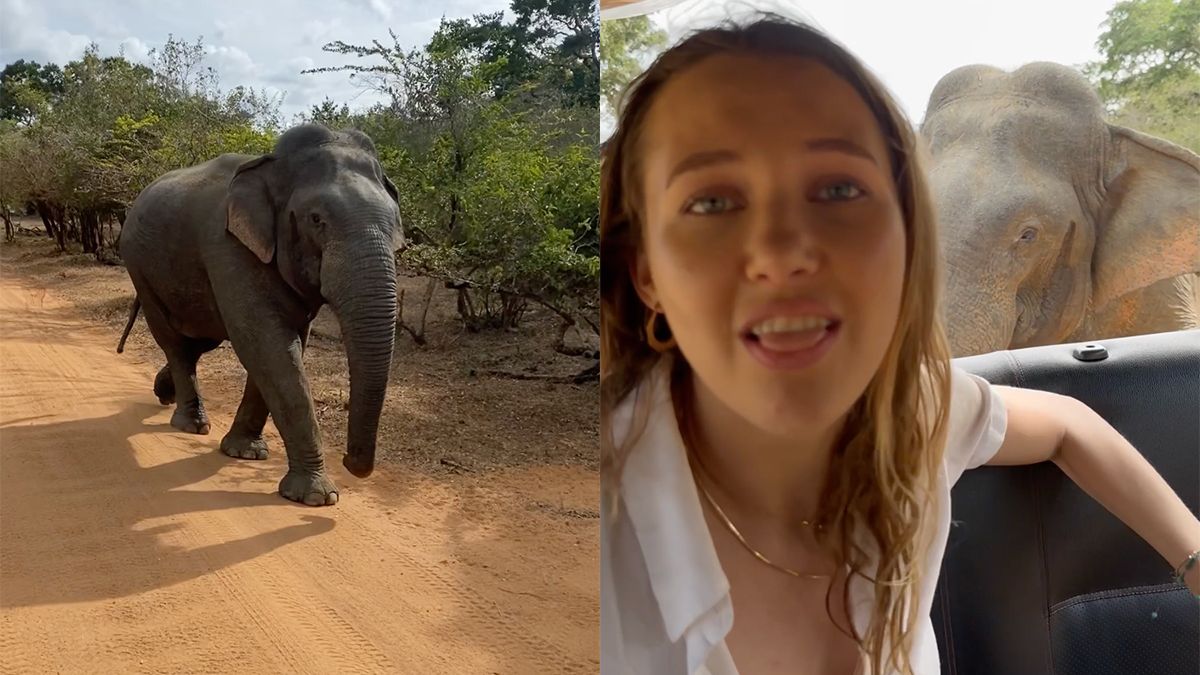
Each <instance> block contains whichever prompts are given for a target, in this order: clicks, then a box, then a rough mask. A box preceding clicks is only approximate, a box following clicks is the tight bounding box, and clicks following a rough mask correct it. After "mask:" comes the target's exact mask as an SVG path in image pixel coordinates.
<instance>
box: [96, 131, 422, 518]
mask: <svg viewBox="0 0 1200 675" xmlns="http://www.w3.org/2000/svg"><path fill="white" fill-rule="evenodd" d="M403 243H404V234H403V230H402V228H401V224H400V214H399V207H398V203H397V193H396V187H395V185H393V184H392V182H391V181H390V180H389V179H388V178H387V176H385V175H384V172H383V168H382V167H381V166H380V164H379V161H378V159H377V156H376V152H375V146H374V144H373V143H372V142H371V139H370V138H368V137H367V136H366V135H365V134H362V133H360V132H358V131H353V130H352V131H340V132H335V131H332V130H330V129H327V128H325V127H323V126H320V125H317V124H305V125H302V126H298V127H295V128H293V129H290V130H288V131H287V132H285V133H284V134H283V135H282V136H280V137H279V139H278V141H277V143H276V144H275V148H274V150H273V151H272V152H271V153H270V154H266V155H261V156H250V155H232V154H227V155H221V156H220V157H217V158H216V159H213V160H211V161H208V162H205V163H203V164H199V165H197V166H193V167H189V168H185V169H179V170H176V171H172V172H170V173H168V174H165V175H164V176H162V177H161V178H159V179H158V180H156V181H154V182H153V183H151V184H150V185H149V186H148V187H147V188H146V189H145V190H143V191H142V193H141V194H140V195H138V197H137V199H136V200H135V201H134V203H133V206H132V207H131V208H130V209H129V213H128V215H127V218H126V220H125V225H124V228H123V229H122V231H121V236H120V241H119V246H120V252H121V257H122V258H123V259H124V261H125V266H126V268H127V269H128V271H129V276H130V278H131V279H132V280H133V286H134V289H135V290H136V292H137V296H136V297H137V299H136V300H135V301H134V302H135V304H134V306H133V308H132V309H131V312H130V322H129V326H127V327H126V329H125V335H126V336H127V335H128V333H129V327H130V326H132V325H133V321H134V319H136V316H137V311H138V305H139V304H140V306H141V310H142V311H143V312H144V313H145V316H146V323H147V324H148V325H149V327H150V332H151V333H152V334H153V336H154V340H155V342H157V343H158V345H159V347H161V348H162V350H163V353H164V354H165V355H166V358H167V365H166V366H165V367H164V368H163V370H162V371H160V372H159V374H158V377H157V378H155V384H154V391H155V393H156V394H157V395H158V397H159V399H160V401H162V402H163V403H172V402H173V403H174V404H175V412H174V414H173V415H172V417H171V425H172V426H174V427H175V428H177V429H180V430H182V431H186V432H191V433H198V434H207V433H208V431H209V421H208V417H207V414H206V413H205V410H204V402H203V399H202V398H201V396H200V390H199V387H198V384H197V381H196V363H197V361H198V360H199V358H200V356H201V355H202V354H204V353H205V352H208V351H210V350H212V349H215V348H216V347H217V346H218V345H220V344H221V343H222V342H223V341H225V340H229V342H230V343H231V344H232V346H233V349H234V351H235V352H236V354H237V357H238V359H239V360H240V361H241V362H242V365H243V366H244V367H245V368H246V374H247V378H246V388H245V392H244V393H243V394H242V401H241V404H240V405H239V406H238V410H237V414H236V416H235V417H234V420H233V424H232V426H231V427H230V429H229V433H227V434H226V435H225V437H224V438H223V439H222V440H221V450H222V451H223V452H224V453H225V454H227V455H229V456H231V457H237V458H242V459H265V458H266V456H267V446H266V443H265V442H264V440H263V437H262V430H263V426H264V425H265V424H266V421H267V416H268V414H269V415H270V416H271V417H272V418H273V419H274V420H275V426H276V427H277V428H278V430H279V433H280V435H281V436H282V438H283V443H284V447H285V450H286V452H287V457H288V471H287V475H286V476H284V478H283V480H282V481H281V482H280V484H279V492H280V494H282V495H283V496H284V497H286V498H287V499H290V500H293V501H298V502H304V503H305V504H309V505H312V506H320V505H329V504H335V503H337V496H338V493H337V488H336V487H335V486H334V484H333V482H332V481H331V480H330V479H329V477H328V475H327V474H326V471H325V465H324V461H323V459H322V454H321V436H320V433H319V431H318V428H317V418H316V414H315V413H314V410H313V402H312V398H311V396H310V394H309V385H308V380H307V378H306V376H305V373H304V367H303V364H302V362H301V356H302V352H303V350H304V345H305V343H306V341H307V337H308V329H309V324H310V323H311V321H312V320H313V318H314V317H315V316H316V314H317V310H318V309H320V307H321V306H322V305H324V304H325V303H328V304H329V305H330V306H331V308H332V309H333V311H334V313H335V314H336V315H337V317H338V320H339V322H340V324H341V328H342V336H343V341H344V343H345V347H346V359H347V361H348V364H349V369H350V417H349V428H348V430H347V448H346V455H345V457H344V458H343V464H344V465H345V466H346V468H347V469H348V470H349V471H350V473H352V474H353V475H355V476H358V477H366V476H368V475H370V473H371V471H372V470H373V468H374V462H375V442H376V430H377V428H378V423H379V415H380V411H381V410H382V408H383V398H384V395H385V393H386V391H387V383H388V373H389V370H390V366H391V359H392V346H393V341H394V338H395V330H396V268H395V252H396V251H397V250H399V249H400V248H401V247H402V246H403ZM124 339H125V337H124V336H123V337H122V340H121V341H122V344H123V343H124Z"/></svg>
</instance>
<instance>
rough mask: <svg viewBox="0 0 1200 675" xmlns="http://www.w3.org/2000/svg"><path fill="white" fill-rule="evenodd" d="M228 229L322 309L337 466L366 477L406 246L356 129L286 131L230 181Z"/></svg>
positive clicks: (390, 197)
mask: <svg viewBox="0 0 1200 675" xmlns="http://www.w3.org/2000/svg"><path fill="white" fill-rule="evenodd" d="M226 205H227V211H226V228H227V230H228V232H229V234H230V235H232V236H234V237H236V238H237V239H238V240H239V241H240V242H241V243H242V244H244V245H245V246H246V248H248V249H250V250H251V251H252V252H254V254H255V255H256V256H258V259H259V260H260V261H262V262H263V263H264V264H267V265H274V266H275V267H276V269H277V270H278V273H279V275H280V276H281V277H282V278H283V279H284V281H286V282H287V284H288V286H290V287H291V289H292V290H293V291H295V293H296V294H297V295H298V296H299V297H300V298H301V299H303V300H304V301H305V302H306V303H307V304H308V305H309V307H311V308H312V311H313V312H314V314H315V311H316V309H317V308H319V307H320V306H321V305H322V304H325V303H328V304H329V305H330V306H331V307H332V309H333V310H334V313H335V314H336V315H337V317H338V322H339V323H340V324H341V328H342V336H343V341H344V343H345V347H346V360H347V361H348V363H349V369H350V417H349V428H348V430H347V448H346V456H345V458H344V459H343V464H345V466H346V468H347V469H349V471H350V472H351V473H353V474H354V475H356V476H359V477H365V476H367V475H369V474H370V473H371V471H372V470H373V468H374V463H375V440H376V432H377V430H378V424H379V415H380V412H381V410H382V409H383V399H384V395H385V394H386V393H387V381H388V373H389V370H390V368H391V359H392V346H393V341H394V339H395V332H396V257H395V256H396V251H397V250H399V249H401V248H402V247H403V245H404V233H403V229H402V227H401V223H400V214H399V207H398V202H397V193H396V186H395V185H393V184H392V182H391V180H389V179H388V178H387V176H386V175H384V172H383V168H382V166H380V164H379V160H378V158H377V156H376V152H375V146H374V144H373V143H372V142H371V139H370V138H368V137H367V136H366V135H365V134H362V133H361V132H358V131H341V132H334V131H331V130H329V129H327V128H325V127H323V126H320V125H317V124H305V125H302V126H299V127H295V128H293V129H290V130H288V131H287V132H286V133H284V134H283V135H282V136H280V137H279V140H278V141H277V143H276V144H275V148H274V150H273V151H272V152H271V153H270V154H267V155H263V156H260V157H257V158H255V159H251V160H249V161H246V162H244V163H242V164H241V165H240V166H239V167H238V169H237V172H236V173H235V175H234V177H233V179H232V180H231V181H230V183H229V189H228V198H227V201H226Z"/></svg>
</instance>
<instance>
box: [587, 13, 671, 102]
mask: <svg viewBox="0 0 1200 675" xmlns="http://www.w3.org/2000/svg"><path fill="white" fill-rule="evenodd" d="M666 44H667V33H666V31H664V30H662V29H660V28H656V27H655V26H654V24H652V23H650V18H649V17H647V16H644V15H643V16H635V17H630V18H628V19H614V20H612V21H605V22H604V23H602V24H601V25H600V60H601V62H602V63H603V65H604V67H603V69H602V70H601V71H600V95H601V96H603V97H604V102H605V103H606V104H607V105H608V109H609V110H611V111H613V112H614V113H615V112H616V111H617V110H618V107H619V105H620V100H621V95H622V94H623V92H624V91H625V87H627V86H629V83H630V82H632V81H633V78H635V77H637V76H638V74H640V73H641V72H642V62H641V59H642V58H644V57H646V56H648V55H650V54H653V53H656V52H658V51H660V50H662V48H663V47H665V46H666Z"/></svg>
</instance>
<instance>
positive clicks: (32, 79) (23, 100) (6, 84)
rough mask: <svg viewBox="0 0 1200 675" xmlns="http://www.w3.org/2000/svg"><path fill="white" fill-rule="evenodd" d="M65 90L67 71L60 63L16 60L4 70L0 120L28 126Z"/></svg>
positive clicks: (0, 94) (1, 78) (1, 77)
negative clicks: (64, 77)
mask: <svg viewBox="0 0 1200 675" xmlns="http://www.w3.org/2000/svg"><path fill="white" fill-rule="evenodd" d="M62 93H63V71H62V69H61V68H59V67H58V66H57V65H56V64H53V63H47V64H45V65H42V64H38V63H35V62H33V61H26V60H24V59H21V60H18V61H14V62H12V63H10V64H8V65H7V66H5V67H4V70H3V71H2V72H0V119H6V120H13V121H14V122H16V123H17V124H20V125H23V126H28V125H30V124H32V123H33V121H34V120H35V119H37V116H38V115H39V114H40V113H41V112H43V111H45V110H46V109H47V108H48V107H49V106H50V105H51V104H53V103H54V102H55V101H56V100H57V99H58V97H59V96H61V95H62Z"/></svg>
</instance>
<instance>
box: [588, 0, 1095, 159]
mask: <svg viewBox="0 0 1200 675" xmlns="http://www.w3.org/2000/svg"><path fill="white" fill-rule="evenodd" d="M1116 2H1117V0H1070V1H1069V2H1057V1H1054V0H1004V1H1003V2H1001V1H998V0H901V1H892V0H889V1H883V0H777V1H776V2H774V3H773V4H769V5H768V4H764V3H761V2H754V3H748V2H744V1H743V2H736V3H729V2H718V1H717V0H683V1H682V2H679V3H678V4H676V5H674V6H672V7H670V8H668V9H665V10H662V11H659V12H655V13H653V14H651V15H650V17H651V20H652V21H654V22H655V23H657V24H658V25H659V26H660V27H662V28H664V29H666V30H667V31H668V34H669V39H670V41H671V42H674V41H675V40H676V39H678V38H679V37H681V36H682V35H684V34H686V32H687V30H688V29H689V28H694V27H696V26H697V25H707V24H711V23H713V21H712V18H714V17H715V18H716V19H717V20H720V19H721V18H724V17H726V16H727V15H728V11H727V10H725V9H723V7H727V6H729V5H737V6H742V7H756V8H768V9H772V8H778V9H779V10H782V11H783V13H786V14H788V15H790V16H794V17H797V18H801V19H805V20H807V21H809V22H810V23H813V24H815V25H816V26H818V27H820V28H822V29H823V30H824V31H825V32H826V33H827V34H829V35H831V36H832V37H833V38H834V39H835V40H837V41H839V42H840V43H842V44H843V45H845V46H846V47H847V48H849V50H850V51H851V52H852V53H853V54H854V55H855V56H857V57H858V58H859V59H860V60H861V61H862V62H863V63H865V64H866V65H867V67H868V68H870V69H871V70H872V71H873V72H874V73H875V74H876V75H878V76H879V77H880V79H882V80H883V83H884V84H885V85H886V86H887V87H888V88H889V89H890V90H891V92H892V94H894V95H895V96H896V97H897V99H898V100H899V101H900V104H901V106H902V107H903V108H904V110H905V112H906V113H908V116H909V118H910V119H911V120H912V121H913V122H914V123H917V122H920V120H921V118H922V117H923V116H924V111H925V105H926V103H927V102H928V99H929V94H930V93H931V92H932V91H933V87H934V85H935V84H937V81H938V80H939V79H941V77H942V76H943V75H945V74H946V73H948V72H950V71H951V70H953V69H955V68H957V67H959V66H964V65H968V64H972V63H984V64H989V65H993V66H998V67H1001V68H1004V69H1006V70H1008V69H1012V68H1015V67H1018V66H1020V65H1022V64H1025V63H1029V62H1031V61H1054V62H1057V63H1062V64H1066V65H1082V64H1084V63H1086V62H1088V61H1092V60H1096V59H1098V58H1099V52H1097V50H1096V39H1097V38H1098V37H1099V36H1100V33H1101V32H1102V31H1103V28H1101V26H1100V24H1101V23H1103V21H1104V20H1105V17H1106V14H1107V12H1108V10H1109V9H1111V8H1112V7H1113V6H1115V5H1116ZM611 124H612V120H611V119H606V120H605V122H604V125H603V126H604V127H605V128H604V129H603V130H602V136H607V135H608V133H609V132H610V131H611Z"/></svg>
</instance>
